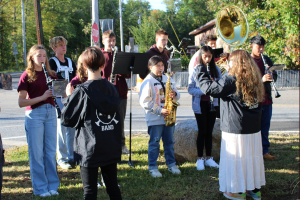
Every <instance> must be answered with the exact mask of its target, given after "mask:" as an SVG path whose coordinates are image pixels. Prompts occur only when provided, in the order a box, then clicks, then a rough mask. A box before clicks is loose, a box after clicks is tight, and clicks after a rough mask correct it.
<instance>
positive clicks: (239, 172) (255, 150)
mask: <svg viewBox="0 0 300 200" xmlns="http://www.w3.org/2000/svg"><path fill="white" fill-rule="evenodd" d="M262 152H263V151H262V142H261V133H260V131H259V132H257V133H254V134H234V133H226V132H222V141H221V153H220V168H219V184H220V191H221V192H230V193H238V192H243V193H244V192H245V191H246V190H254V189H255V188H257V189H260V188H261V186H262V185H265V184H266V180H265V167H264V160H263V156H262Z"/></svg>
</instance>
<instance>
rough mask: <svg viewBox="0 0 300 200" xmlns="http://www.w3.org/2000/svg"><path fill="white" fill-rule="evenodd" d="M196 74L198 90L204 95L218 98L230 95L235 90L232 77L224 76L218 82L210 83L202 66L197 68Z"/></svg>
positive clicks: (204, 67)
mask: <svg viewBox="0 0 300 200" xmlns="http://www.w3.org/2000/svg"><path fill="white" fill-rule="evenodd" d="M197 74H198V75H197V80H198V81H199V88H200V90H201V91H203V93H204V94H206V95H210V96H212V97H215V98H220V97H224V96H227V95H229V94H232V93H233V92H234V91H235V90H236V89H235V78H234V77H232V76H224V77H223V78H222V79H220V80H218V81H212V80H211V79H210V76H209V74H208V72H207V69H206V66H204V65H201V66H200V67H198V68H197Z"/></svg>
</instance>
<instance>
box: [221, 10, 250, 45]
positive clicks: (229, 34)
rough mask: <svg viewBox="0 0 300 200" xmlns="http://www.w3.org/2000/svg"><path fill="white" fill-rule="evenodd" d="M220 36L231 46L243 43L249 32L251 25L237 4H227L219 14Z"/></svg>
mask: <svg viewBox="0 0 300 200" xmlns="http://www.w3.org/2000/svg"><path fill="white" fill-rule="evenodd" d="M216 24H217V30H218V33H219V36H220V37H221V38H222V39H223V40H224V42H226V43H227V44H228V45H229V46H231V47H237V46H240V45H241V44H243V43H244V42H245V41H246V39H247V37H248V33H249V25H248V21H247V18H246V16H245V14H244V13H243V11H242V10H241V9H239V8H238V7H236V6H225V7H224V8H222V9H221V10H220V11H219V12H218V14H217V21H216Z"/></svg>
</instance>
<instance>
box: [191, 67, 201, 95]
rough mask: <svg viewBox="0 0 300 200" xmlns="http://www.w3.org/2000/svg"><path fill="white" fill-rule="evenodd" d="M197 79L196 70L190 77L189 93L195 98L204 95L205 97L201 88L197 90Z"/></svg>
mask: <svg viewBox="0 0 300 200" xmlns="http://www.w3.org/2000/svg"><path fill="white" fill-rule="evenodd" d="M195 78H196V69H194V70H193V73H192V74H190V76H189V84H188V93H189V94H190V95H193V96H195V97H201V96H202V95H204V93H203V92H202V91H201V90H200V89H199V88H197V86H196V82H195Z"/></svg>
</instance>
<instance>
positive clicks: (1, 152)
mask: <svg viewBox="0 0 300 200" xmlns="http://www.w3.org/2000/svg"><path fill="white" fill-rule="evenodd" d="M3 165H4V150H3V144H2V138H1V134H0V200H1V190H2V180H3V169H2V167H3Z"/></svg>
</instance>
